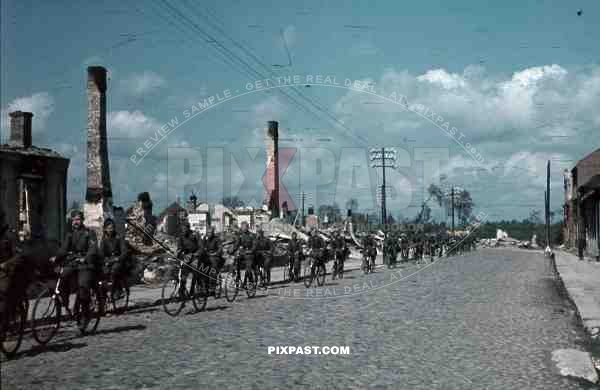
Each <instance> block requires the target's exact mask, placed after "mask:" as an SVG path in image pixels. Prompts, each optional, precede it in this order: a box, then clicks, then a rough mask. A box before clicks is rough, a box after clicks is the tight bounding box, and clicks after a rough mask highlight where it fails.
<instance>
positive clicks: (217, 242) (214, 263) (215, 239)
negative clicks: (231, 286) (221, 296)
mask: <svg viewBox="0 0 600 390" xmlns="http://www.w3.org/2000/svg"><path fill="white" fill-rule="evenodd" d="M203 247H204V252H205V253H204V254H205V256H207V260H208V263H210V272H209V274H210V275H209V276H210V280H209V286H210V288H209V291H210V292H211V293H212V292H214V289H215V286H216V281H217V276H218V275H219V273H220V272H221V269H222V268H223V265H224V264H225V259H224V257H223V245H222V242H221V238H220V237H219V236H218V235H217V234H216V233H215V227H214V226H211V227H210V229H209V231H208V234H207V235H206V237H205V238H204V240H203Z"/></svg>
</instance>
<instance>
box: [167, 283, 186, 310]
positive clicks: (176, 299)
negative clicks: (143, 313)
mask: <svg viewBox="0 0 600 390" xmlns="http://www.w3.org/2000/svg"><path fill="white" fill-rule="evenodd" d="M179 290H180V288H179V280H178V279H167V280H166V281H165V283H164V284H163V287H162V292H161V300H162V304H163V309H164V310H165V313H167V314H168V315H170V316H171V317H177V316H178V315H179V313H181V310H182V309H183V306H185V301H186V297H185V296H181V294H180V291H179Z"/></svg>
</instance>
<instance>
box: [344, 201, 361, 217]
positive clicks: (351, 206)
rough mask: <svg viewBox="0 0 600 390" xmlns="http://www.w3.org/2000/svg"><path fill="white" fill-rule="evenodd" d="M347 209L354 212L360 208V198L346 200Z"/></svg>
mask: <svg viewBox="0 0 600 390" xmlns="http://www.w3.org/2000/svg"><path fill="white" fill-rule="evenodd" d="M346 210H352V213H353V214H354V212H355V211H356V210H358V200H356V198H352V199H349V200H348V201H347V202H346Z"/></svg>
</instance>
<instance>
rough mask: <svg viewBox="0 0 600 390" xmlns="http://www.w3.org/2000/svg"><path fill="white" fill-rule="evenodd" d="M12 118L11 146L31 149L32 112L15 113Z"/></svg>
mask: <svg viewBox="0 0 600 390" xmlns="http://www.w3.org/2000/svg"><path fill="white" fill-rule="evenodd" d="M8 115H9V116H10V141H9V142H10V144H11V145H15V146H20V147H22V148H29V147H30V146H31V118H33V114H32V113H31V112H23V111H15V112H11V113H10V114H8Z"/></svg>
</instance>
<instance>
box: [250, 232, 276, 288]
mask: <svg viewBox="0 0 600 390" xmlns="http://www.w3.org/2000/svg"><path fill="white" fill-rule="evenodd" d="M254 249H255V254H256V255H255V258H254V261H255V262H256V266H257V267H261V266H262V267H263V269H264V270H265V275H264V276H265V279H266V282H267V283H269V282H270V281H271V260H272V258H273V250H274V245H273V243H272V242H271V240H269V239H268V238H267V237H265V232H264V231H263V230H262V229H258V238H257V240H256V245H255V248H254Z"/></svg>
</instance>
